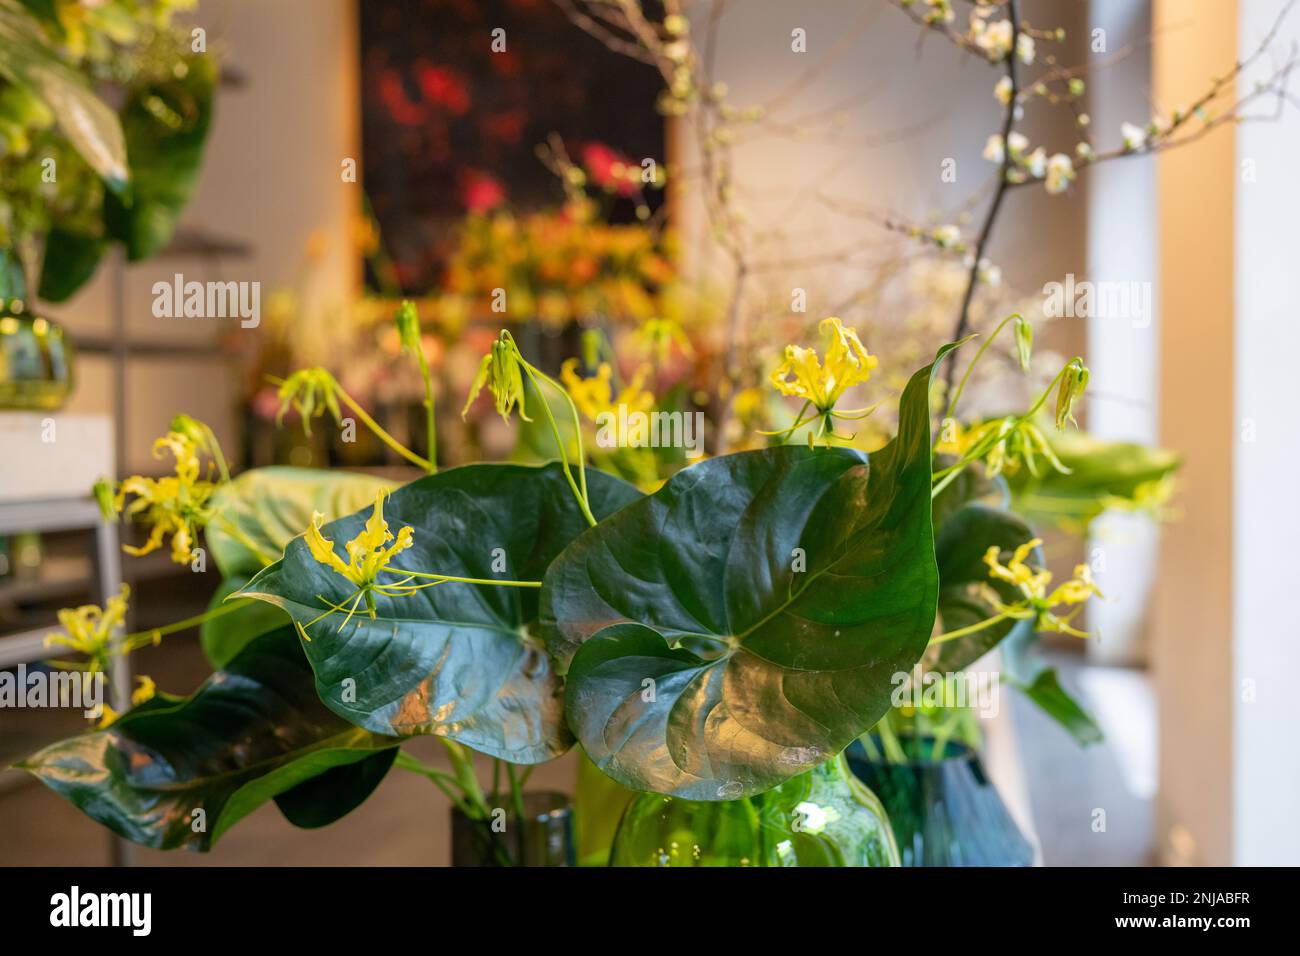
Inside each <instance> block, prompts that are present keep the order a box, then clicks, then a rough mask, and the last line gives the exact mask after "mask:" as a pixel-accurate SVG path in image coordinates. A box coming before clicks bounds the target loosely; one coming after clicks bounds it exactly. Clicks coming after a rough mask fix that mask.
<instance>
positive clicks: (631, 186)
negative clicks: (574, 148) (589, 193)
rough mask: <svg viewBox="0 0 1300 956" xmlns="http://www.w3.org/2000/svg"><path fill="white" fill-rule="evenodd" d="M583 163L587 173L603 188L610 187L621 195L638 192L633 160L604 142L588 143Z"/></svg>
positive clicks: (584, 147) (583, 155)
mask: <svg viewBox="0 0 1300 956" xmlns="http://www.w3.org/2000/svg"><path fill="white" fill-rule="evenodd" d="M582 165H583V166H584V167H586V170H587V175H588V176H590V177H591V179H592V182H594V183H595V184H596V185H597V186H599V187H600V188H601V189H609V190H612V191H614V192H617V193H618V194H619V195H620V196H631V195H632V194H633V193H634V192H636V180H635V179H634V178H633V175H632V171H633V165H632V161H631V160H630V159H628V158H627V157H626V156H624V155H623V154H622V153H619V152H617V151H615V150H613V149H610V148H609V147H608V146H606V145H605V144H604V143H587V144H586V145H585V146H583V147H582Z"/></svg>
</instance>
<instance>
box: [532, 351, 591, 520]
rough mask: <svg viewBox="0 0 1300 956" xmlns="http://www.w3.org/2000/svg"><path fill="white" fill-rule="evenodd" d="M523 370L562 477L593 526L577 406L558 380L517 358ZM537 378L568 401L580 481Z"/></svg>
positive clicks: (585, 458) (583, 514)
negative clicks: (556, 451)
mask: <svg viewBox="0 0 1300 956" xmlns="http://www.w3.org/2000/svg"><path fill="white" fill-rule="evenodd" d="M519 362H520V364H521V365H522V366H523V368H524V371H525V372H527V373H528V378H529V380H530V381H531V382H532V383H533V387H534V388H536V389H537V394H538V395H540V396H541V398H542V411H543V413H545V415H546V421H547V423H548V424H549V425H550V426H551V434H552V435H553V436H554V437H555V444H556V447H557V448H559V449H560V464H561V465H562V466H563V467H564V477H565V479H566V480H567V481H568V482H569V487H570V488H571V489H572V490H573V495H574V497H575V498H577V499H578V507H579V508H581V509H582V516H583V517H584V518H586V519H587V523H588V524H589V525H591V526H592V527H593V528H594V527H595V526H596V518H595V516H594V515H593V514H592V513H591V506H590V504H588V500H587V456H586V453H585V452H584V451H583V448H582V420H581V419H580V418H578V408H577V406H576V405H574V404H573V399H572V398H571V397H570V396H569V393H568V391H567V390H566V389H565V388H564V386H562V385H561V384H560V383H559V382H557V381H555V380H554V379H552V378H551V377H550V376H549V375H546V374H544V373H542V372H539V371H538V370H537V369H535V368H534V367H533V366H532V365H530V364H529V363H528V362H527V361H525V360H524V359H523V357H522V356H521V357H520V359H519ZM538 379H541V380H542V381H544V382H547V383H548V384H550V385H551V386H552V387H554V388H555V389H557V390H558V391H559V393H560V394H561V395H563V396H564V400H565V401H566V402H568V403H569V411H571V412H572V413H573V424H574V435H575V437H576V438H577V442H578V468H577V471H578V478H579V480H580V482H581V484H579V483H578V482H575V481H574V479H573V474H572V471H571V469H570V466H569V453H568V450H567V449H566V448H565V444H564V438H563V437H562V436H561V435H560V426H559V423H558V422H556V420H555V416H554V415H552V414H551V406H550V403H549V402H547V401H546V396H545V395H544V394H543V393H542V386H541V384H540V382H539V381H538Z"/></svg>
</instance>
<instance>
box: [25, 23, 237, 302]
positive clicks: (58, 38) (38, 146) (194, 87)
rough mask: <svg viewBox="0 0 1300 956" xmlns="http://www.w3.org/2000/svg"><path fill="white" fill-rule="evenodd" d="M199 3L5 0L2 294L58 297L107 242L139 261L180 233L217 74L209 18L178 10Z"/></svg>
mask: <svg viewBox="0 0 1300 956" xmlns="http://www.w3.org/2000/svg"><path fill="white" fill-rule="evenodd" d="M195 5H196V0H102V2H98V3H84V2H75V0H52V2H48V3H27V2H20V0H3V3H0V182H2V183H3V186H0V267H2V268H0V283H2V285H0V296H12V297H23V296H25V295H30V296H32V297H39V298H41V299H44V300H47V301H62V300H64V299H67V298H68V297H69V296H71V295H72V294H73V293H74V292H75V291H76V290H77V289H79V288H80V287H81V285H83V284H84V283H85V282H86V281H87V280H88V279H89V278H90V277H91V275H93V274H94V271H95V269H96V267H97V266H98V263H99V261H100V259H101V258H102V256H103V254H104V251H105V250H106V248H107V247H108V245H109V244H110V243H113V242H120V243H121V244H122V245H123V246H124V247H125V248H126V250H127V254H128V256H129V258H130V259H131V260H133V261H134V260H138V259H144V258H147V257H148V256H150V255H152V254H153V253H155V252H157V251H158V250H159V249H160V248H161V247H162V246H163V245H164V244H165V243H166V242H167V240H168V239H169V238H170V237H171V234H172V230H173V228H174V227H175V222H176V217H177V215H178V214H179V212H180V210H181V208H182V207H183V206H184V205H185V202H186V201H187V200H188V198H189V193H190V189H191V188H192V185H193V182H194V180H195V178H196V176H197V172H198V168H199V165H200V163H201V160H202V155H203V143H204V140H205V138H206V134H207V129H208V125H209V122H210V118H211V107H212V98H213V95H214V91H215V87H216V67H215V64H214V61H213V60H212V58H211V57H209V56H208V55H207V53H206V39H205V38H204V37H203V35H202V33H201V31H200V32H199V33H192V32H191V31H190V30H188V29H185V28H182V27H181V26H180V25H179V24H177V23H175V17H176V14H177V13H179V12H183V11H189V10H193V9H194V7H195ZM101 89H105V90H108V89H111V90H114V91H116V93H117V99H120V101H121V103H122V105H121V107H120V109H118V110H117V111H114V110H113V109H111V108H110V107H108V106H107V105H106V104H105V103H104V102H103V101H102V100H100V99H99V97H98V94H97V91H98V90H101ZM128 154H129V156H130V159H129V160H128ZM133 167H134V168H133ZM28 287H30V288H28Z"/></svg>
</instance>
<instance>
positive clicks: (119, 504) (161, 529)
mask: <svg viewBox="0 0 1300 956" xmlns="http://www.w3.org/2000/svg"><path fill="white" fill-rule="evenodd" d="M168 453H170V454H171V455H172V456H173V457H174V458H175V460H176V474H175V476H168V477H165V478H145V477H143V476H141V475H132V476H131V477H130V478H127V479H126V480H125V481H123V482H122V484H121V487H120V488H119V489H118V492H117V496H116V498H115V499H114V500H113V502H112V505H113V508H114V510H116V511H118V512H123V513H125V514H126V515H127V517H129V518H138V517H143V518H144V520H145V521H146V522H147V523H148V524H151V525H152V526H153V527H152V529H151V530H150V532H149V538H148V540H147V541H146V542H145V543H144V544H143V545H141V546H139V547H134V546H132V545H123V546H122V550H124V551H126V552H127V553H128V554H132V555H136V556H139V555H144V554H150V553H152V552H154V551H157V550H158V549H159V548H160V547H162V544H163V540H164V539H165V538H166V537H167V536H168V535H171V539H172V540H171V545H172V560H173V561H175V562H176V563H177V564H188V563H189V562H190V561H191V560H192V559H193V556H194V539H195V533H196V531H197V529H198V528H201V527H203V526H204V525H206V524H207V522H208V519H209V517H210V514H209V510H208V505H209V501H210V499H211V498H212V495H213V494H214V493H215V492H216V490H217V485H216V484H215V483H214V482H211V481H207V480H204V479H201V478H200V477H199V474H200V464H199V455H198V450H197V449H196V447H195V445H194V441H193V439H191V438H190V437H189V436H187V435H183V434H181V433H180V432H168V433H167V434H166V435H164V436H163V437H162V438H159V439H158V440H157V441H156V442H154V445H153V456H154V457H155V458H162V457H163V456H164V455H166V454H168ZM128 495H131V496H133V498H132V501H131V503H130V504H129V505H128V504H127V503H126V498H127V496H128Z"/></svg>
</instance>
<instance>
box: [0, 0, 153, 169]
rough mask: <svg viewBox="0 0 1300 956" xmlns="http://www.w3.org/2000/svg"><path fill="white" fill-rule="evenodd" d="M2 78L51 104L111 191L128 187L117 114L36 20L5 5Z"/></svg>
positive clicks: (0, 9)
mask: <svg viewBox="0 0 1300 956" xmlns="http://www.w3.org/2000/svg"><path fill="white" fill-rule="evenodd" d="M0 77H3V78H4V79H6V80H8V81H9V82H10V83H13V84H14V85H15V86H21V87H23V88H24V89H26V90H29V91H30V92H31V93H33V94H34V95H35V96H36V97H37V98H38V99H40V100H41V102H43V103H45V105H46V106H48V107H49V108H50V111H51V112H52V113H53V114H54V117H55V121H56V122H57V123H58V125H59V129H60V130H62V132H63V135H64V136H66V137H67V138H68V142H70V143H71V144H72V146H73V148H74V149H76V151H77V152H78V153H79V154H80V155H81V157H82V158H83V159H84V160H85V161H86V163H87V164H88V165H89V166H90V168H91V169H93V170H94V171H95V172H96V173H98V174H99V176H100V177H101V178H102V179H103V180H104V182H105V184H107V185H108V187H109V188H110V190H121V189H122V188H124V187H125V185H126V182H127V180H128V178H129V176H128V173H127V151H126V140H125V137H124V135H123V132H122V124H121V123H120V122H119V120H118V117H117V114H116V113H114V112H113V111H112V110H111V109H109V108H108V106H107V105H106V104H105V103H104V101H103V100H101V99H100V98H99V97H98V96H96V95H95V92H94V91H93V90H92V89H91V88H90V84H89V83H88V82H87V80H86V78H85V77H84V76H82V75H81V74H80V73H78V72H77V71H76V70H74V69H72V68H71V67H69V66H68V65H67V64H66V63H64V62H63V60H61V59H60V58H59V56H58V54H57V53H55V52H54V50H53V49H51V48H50V46H49V44H48V43H47V42H46V40H45V38H44V36H42V34H41V29H40V26H39V25H38V24H37V23H36V21H35V20H33V19H32V17H31V16H30V15H29V14H28V13H27V12H26V11H24V10H18V9H15V8H13V7H12V6H0Z"/></svg>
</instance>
